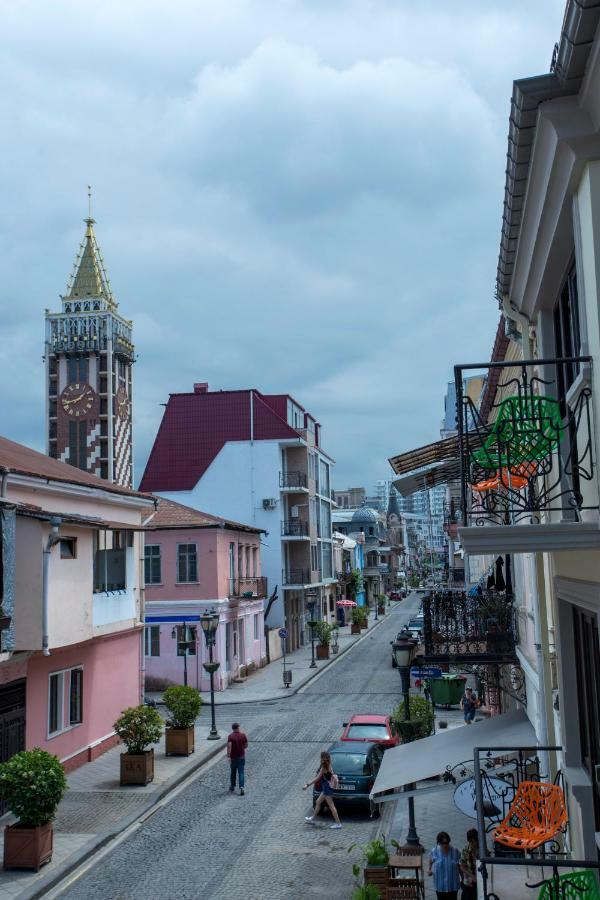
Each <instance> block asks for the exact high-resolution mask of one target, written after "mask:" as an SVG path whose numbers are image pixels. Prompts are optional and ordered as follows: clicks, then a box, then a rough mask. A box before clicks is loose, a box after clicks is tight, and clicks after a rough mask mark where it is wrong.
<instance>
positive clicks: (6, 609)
mask: <svg viewBox="0 0 600 900" xmlns="http://www.w3.org/2000/svg"><path fill="white" fill-rule="evenodd" d="M153 508H154V499H153V498H152V497H150V496H149V495H147V494H141V493H139V492H136V491H132V490H130V489H129V488H127V487H121V486H119V485H115V484H111V483H109V482H107V481H105V480H103V479H101V478H98V477H96V476H95V475H92V474H90V473H87V472H83V471H81V470H79V469H77V468H75V467H73V466H70V465H67V464H66V463H63V462H59V461H58V460H55V459H50V458H48V457H47V456H44V455H43V454H41V453H37V452H35V451H34V450H30V449H29V448H28V447H24V446H22V445H21V444H15V443H13V442H12V441H8V440H6V439H5V438H0V600H1V603H2V610H1V616H2V618H1V619H0V628H1V629H2V630H1V646H0V731H1V733H2V736H3V740H2V741H1V742H0V761H3V760H4V759H6V758H8V757H9V756H11V755H12V754H13V753H16V752H18V751H19V750H22V749H25V748H31V747H42V748H43V749H45V750H48V751H49V752H50V753H54V754H55V755H56V756H58V757H59V759H60V760H61V761H62V762H63V763H64V764H65V766H66V767H67V768H74V767H76V766H77V765H80V764H81V763H83V762H86V761H88V760H90V759H93V758H95V757H96V756H98V755H99V754H100V753H102V752H103V751H104V750H106V749H108V748H109V747H111V746H113V744H115V743H116V742H117V738H116V735H115V733H114V729H113V723H114V721H115V719H116V718H117V716H118V715H119V713H120V712H121V710H122V709H124V708H125V707H126V706H135V705H137V704H138V703H139V702H140V698H141V689H142V685H141V679H140V671H141V660H142V639H143V624H142V622H143V618H142V609H143V581H142V572H141V565H140V559H141V557H142V553H143V549H142V548H143V543H142V538H141V534H140V531H141V523H142V518H143V517H144V518H145V517H147V515H148V512H149V511H150V510H151V509H153Z"/></svg>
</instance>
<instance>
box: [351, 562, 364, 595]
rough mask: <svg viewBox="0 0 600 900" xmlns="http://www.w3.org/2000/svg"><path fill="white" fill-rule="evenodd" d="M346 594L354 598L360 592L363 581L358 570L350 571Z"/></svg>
mask: <svg viewBox="0 0 600 900" xmlns="http://www.w3.org/2000/svg"><path fill="white" fill-rule="evenodd" d="M347 584H348V592H349V593H350V596H351V597H356V595H357V593H358V592H359V591H361V590H362V586H363V580H362V575H361V571H360V569H352V572H351V573H350V576H349V578H348V582H347Z"/></svg>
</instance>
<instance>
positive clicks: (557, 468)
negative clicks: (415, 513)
mask: <svg viewBox="0 0 600 900" xmlns="http://www.w3.org/2000/svg"><path fill="white" fill-rule="evenodd" d="M486 368H487V370H488V377H487V383H486V388H485V391H484V395H483V399H482V401H481V403H478V404H477V405H476V404H475V402H474V401H473V399H472V398H471V397H470V396H468V395H467V394H465V392H464V391H463V378H464V373H465V371H466V370H472V369H478V370H480V369H486ZM455 376H456V388H457V420H458V432H459V454H460V463H461V491H462V511H463V524H464V525H465V526H469V525H473V526H479V525H502V526H503V525H519V524H521V525H530V524H535V525H539V524H544V523H549V522H550V521H553V522H557V521H569V522H578V521H581V520H582V518H583V515H584V511H586V510H596V511H597V510H598V506H599V503H598V490H597V483H595V465H596V463H595V448H594V446H593V433H592V427H591V396H592V391H591V386H590V385H591V357H589V356H585V357H584V356H582V357H570V358H566V359H541V360H526V361H519V362H516V363H513V364H505V363H489V364H487V366H485V365H480V364H473V365H468V366H456V367H455Z"/></svg>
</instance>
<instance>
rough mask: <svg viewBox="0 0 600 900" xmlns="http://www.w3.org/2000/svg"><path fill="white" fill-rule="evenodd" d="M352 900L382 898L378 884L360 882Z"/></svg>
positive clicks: (376, 899)
mask: <svg viewBox="0 0 600 900" xmlns="http://www.w3.org/2000/svg"><path fill="white" fill-rule="evenodd" d="M352 900H381V894H380V892H379V888H378V886H377V885H376V884H360V885H359V886H358V887H356V888H354V890H353V892H352Z"/></svg>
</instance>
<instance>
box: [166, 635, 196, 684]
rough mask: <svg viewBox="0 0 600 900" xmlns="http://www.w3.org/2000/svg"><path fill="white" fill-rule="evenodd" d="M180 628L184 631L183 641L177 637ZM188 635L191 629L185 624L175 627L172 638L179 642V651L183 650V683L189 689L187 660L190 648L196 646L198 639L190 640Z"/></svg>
mask: <svg viewBox="0 0 600 900" xmlns="http://www.w3.org/2000/svg"><path fill="white" fill-rule="evenodd" d="M178 627H179V628H182V629H183V640H178V637H177V628H178ZM188 634H189V629H188V626H187V625H186V623H185V622H183V623H182V624H181V625H180V626H175V627H174V628H173V631H172V632H171V637H172V638H173V640H177V649H179V648H180V647H182V648H183V683H184V685H185V687H187V683H188V672H187V658H188V653H189V648H190V647H195V646H196V638H195V637H194V638H190V637H188Z"/></svg>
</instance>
